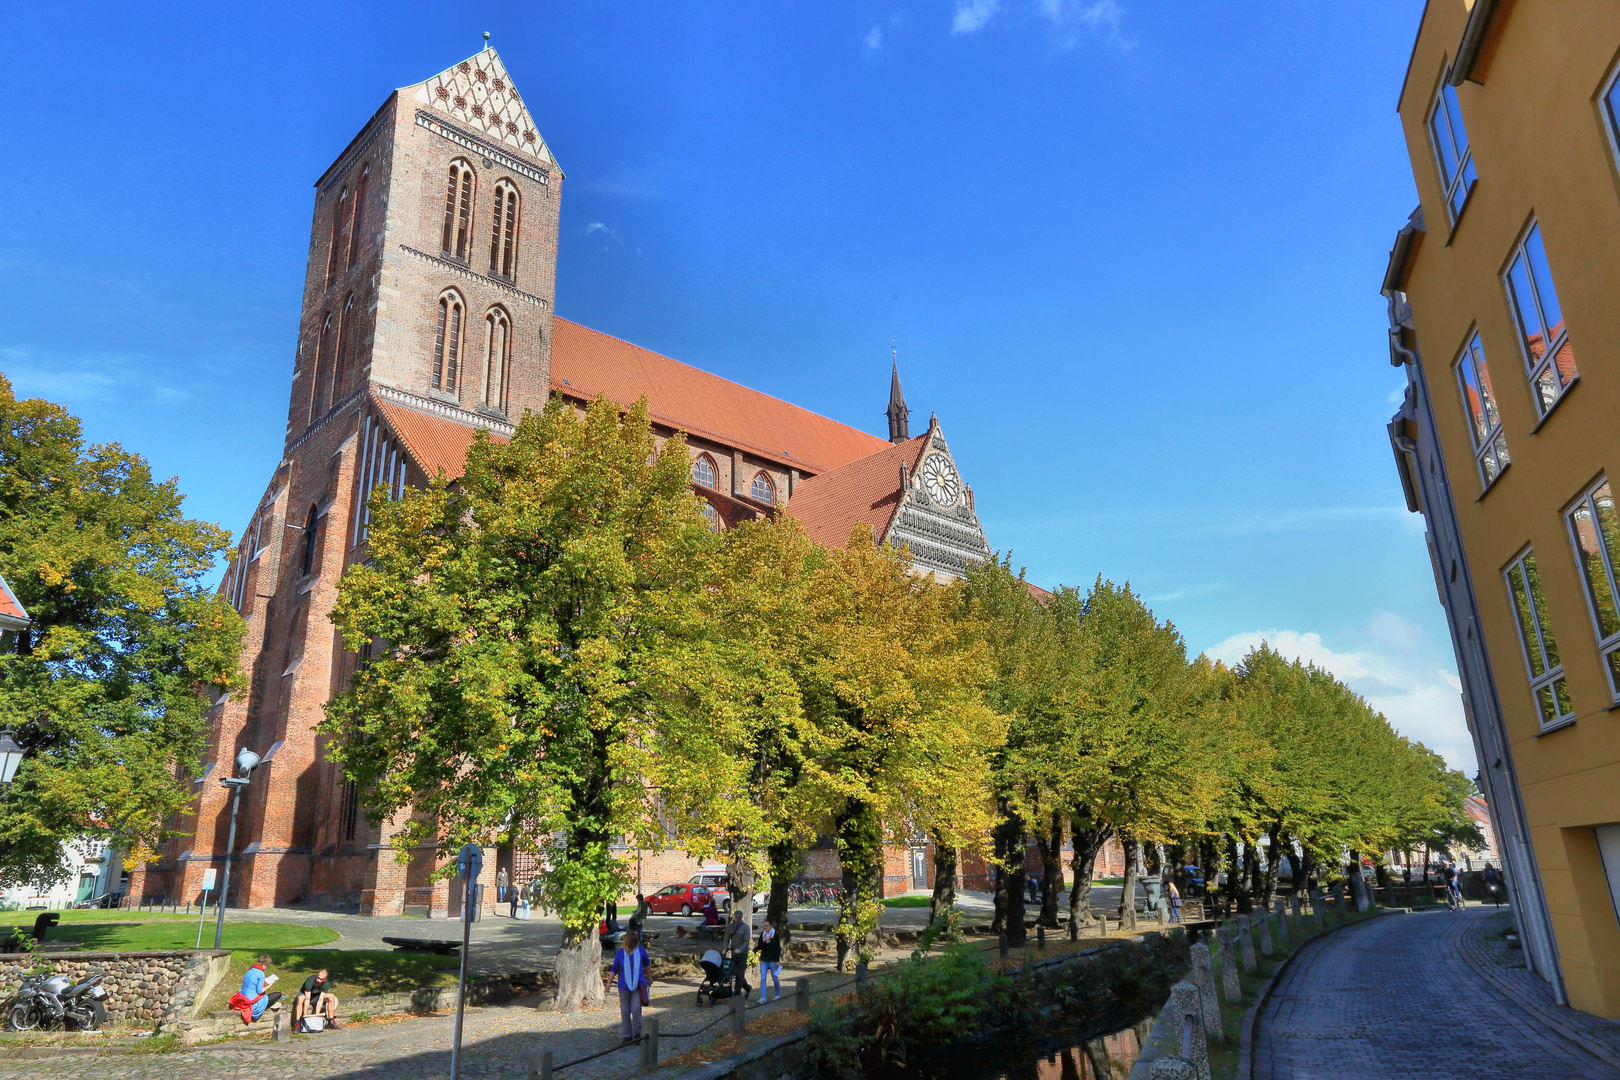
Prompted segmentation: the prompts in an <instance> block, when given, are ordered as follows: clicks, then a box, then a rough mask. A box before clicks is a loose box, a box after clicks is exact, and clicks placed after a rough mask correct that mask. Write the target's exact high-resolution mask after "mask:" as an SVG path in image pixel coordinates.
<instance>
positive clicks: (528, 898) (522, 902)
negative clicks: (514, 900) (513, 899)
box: [517, 878, 534, 922]
mask: <svg viewBox="0 0 1620 1080" xmlns="http://www.w3.org/2000/svg"><path fill="white" fill-rule="evenodd" d="M533 903H534V879H533V878H530V879H529V883H528V884H527V885H525V886H523V888H521V889H519V890H518V914H517V917H518V918H519V919H521V920H522V921H524V922H528V921H529V907H530V905H531V904H533Z"/></svg>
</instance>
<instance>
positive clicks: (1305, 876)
mask: <svg viewBox="0 0 1620 1080" xmlns="http://www.w3.org/2000/svg"><path fill="white" fill-rule="evenodd" d="M1314 873H1316V860H1315V859H1314V858H1313V857H1312V856H1311V846H1310V845H1309V844H1307V843H1306V842H1305V840H1304V838H1303V837H1301V838H1300V841H1299V875H1298V876H1297V877H1296V878H1295V881H1296V882H1297V884H1296V885H1295V886H1294V888H1295V890H1296V891H1300V892H1303V893H1305V894H1306V895H1307V896H1309V895H1310V892H1311V875H1312V874H1314Z"/></svg>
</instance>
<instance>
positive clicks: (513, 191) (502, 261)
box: [489, 180, 518, 281]
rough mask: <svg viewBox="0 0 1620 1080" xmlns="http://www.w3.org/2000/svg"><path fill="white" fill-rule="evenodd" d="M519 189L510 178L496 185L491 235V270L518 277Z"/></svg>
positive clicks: (510, 276) (495, 273) (513, 277)
mask: <svg viewBox="0 0 1620 1080" xmlns="http://www.w3.org/2000/svg"><path fill="white" fill-rule="evenodd" d="M517 234H518V191H517V188H516V187H513V186H512V182H511V181H510V180H502V181H501V182H500V183H498V184H496V185H495V225H494V228H493V230H492V231H491V233H490V237H489V272H490V273H491V274H493V275H495V276H498V277H503V278H505V279H506V280H508V281H511V280H513V279H515V278H516V277H517Z"/></svg>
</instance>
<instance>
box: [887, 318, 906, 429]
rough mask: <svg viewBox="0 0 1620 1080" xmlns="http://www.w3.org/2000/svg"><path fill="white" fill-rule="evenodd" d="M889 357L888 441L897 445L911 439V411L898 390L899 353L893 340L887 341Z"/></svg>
mask: <svg viewBox="0 0 1620 1080" xmlns="http://www.w3.org/2000/svg"><path fill="white" fill-rule="evenodd" d="M889 355H890V357H891V358H892V360H893V365H894V366H893V368H892V370H891V374H890V376H889V408H888V414H889V441H890V442H891V443H896V444H899V443H903V442H906V441H908V440H909V439H910V438H911V423H910V421H909V419H908V418H909V417H910V416H911V410H910V409H908V408H906V395H905V393H904V392H903V391H902V390H901V389H900V353H899V351H898V350H897V349H896V348H895V347H894V339H893V338H890V339H889Z"/></svg>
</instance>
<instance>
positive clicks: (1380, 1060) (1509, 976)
mask: <svg viewBox="0 0 1620 1080" xmlns="http://www.w3.org/2000/svg"><path fill="white" fill-rule="evenodd" d="M1509 925H1511V919H1510V916H1509V915H1508V913H1507V910H1506V909H1505V908H1504V909H1501V910H1500V911H1498V910H1495V909H1491V908H1483V907H1476V908H1469V909H1467V910H1465V911H1463V912H1461V913H1452V912H1448V911H1444V910H1440V911H1435V912H1429V913H1424V914H1414V915H1401V914H1391V915H1385V916H1382V917H1380V918H1377V919H1373V920H1371V921H1370V922H1367V923H1363V924H1361V925H1359V926H1353V927H1350V928H1347V929H1345V930H1341V931H1339V932H1337V933H1335V934H1331V935H1329V936H1328V937H1326V938H1324V939H1322V940H1321V941H1320V942H1317V943H1315V944H1313V945H1310V946H1308V947H1307V948H1306V949H1305V951H1303V952H1301V953H1300V954H1299V955H1298V956H1296V957H1295V959H1294V961H1293V963H1292V964H1290V965H1289V967H1288V969H1287V970H1286V971H1285V972H1284V973H1283V975H1282V977H1281V978H1280V979H1279V980H1278V982H1277V985H1276V987H1275V989H1274V991H1273V993H1272V996H1271V998H1270V999H1269V1000H1268V1001H1267V1003H1266V1006H1265V1008H1264V1009H1263V1010H1262V1011H1261V1013H1260V1015H1259V1017H1258V1018H1257V1021H1256V1025H1255V1043H1254V1077H1255V1080H1318V1078H1324V1080H1326V1078H1338V1077H1346V1076H1353V1077H1356V1080H1381V1078H1384V1077H1390V1078H1395V1077H1400V1078H1403V1080H1404V1078H1407V1077H1411V1076H1414V1075H1421V1074H1428V1075H1432V1076H1436V1077H1440V1076H1444V1077H1447V1078H1453V1077H1454V1078H1457V1080H1471V1078H1474V1077H1481V1078H1483V1077H1493V1078H1494V1077H1511V1078H1513V1080H1541V1078H1546V1080H1554V1078H1556V1080H1615V1078H1616V1077H1620V1023H1616V1022H1614V1021H1610V1020H1601V1019H1598V1018H1596V1017H1593V1016H1590V1015H1588V1014H1586V1013H1580V1012H1576V1011H1575V1010H1572V1009H1558V1008H1556V1007H1555V1006H1554V1005H1553V1002H1552V994H1551V991H1550V989H1549V988H1548V986H1547V984H1546V983H1544V982H1542V981H1541V979H1540V978H1539V977H1538V976H1536V975H1535V974H1534V973H1533V972H1530V971H1527V970H1526V969H1525V968H1524V967H1523V960H1522V958H1521V957H1520V954H1519V953H1517V952H1509V951H1508V950H1507V949H1506V948H1505V947H1504V946H1503V944H1502V942H1501V938H1500V931H1501V930H1502V929H1503V928H1504V927H1506V926H1509Z"/></svg>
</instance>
